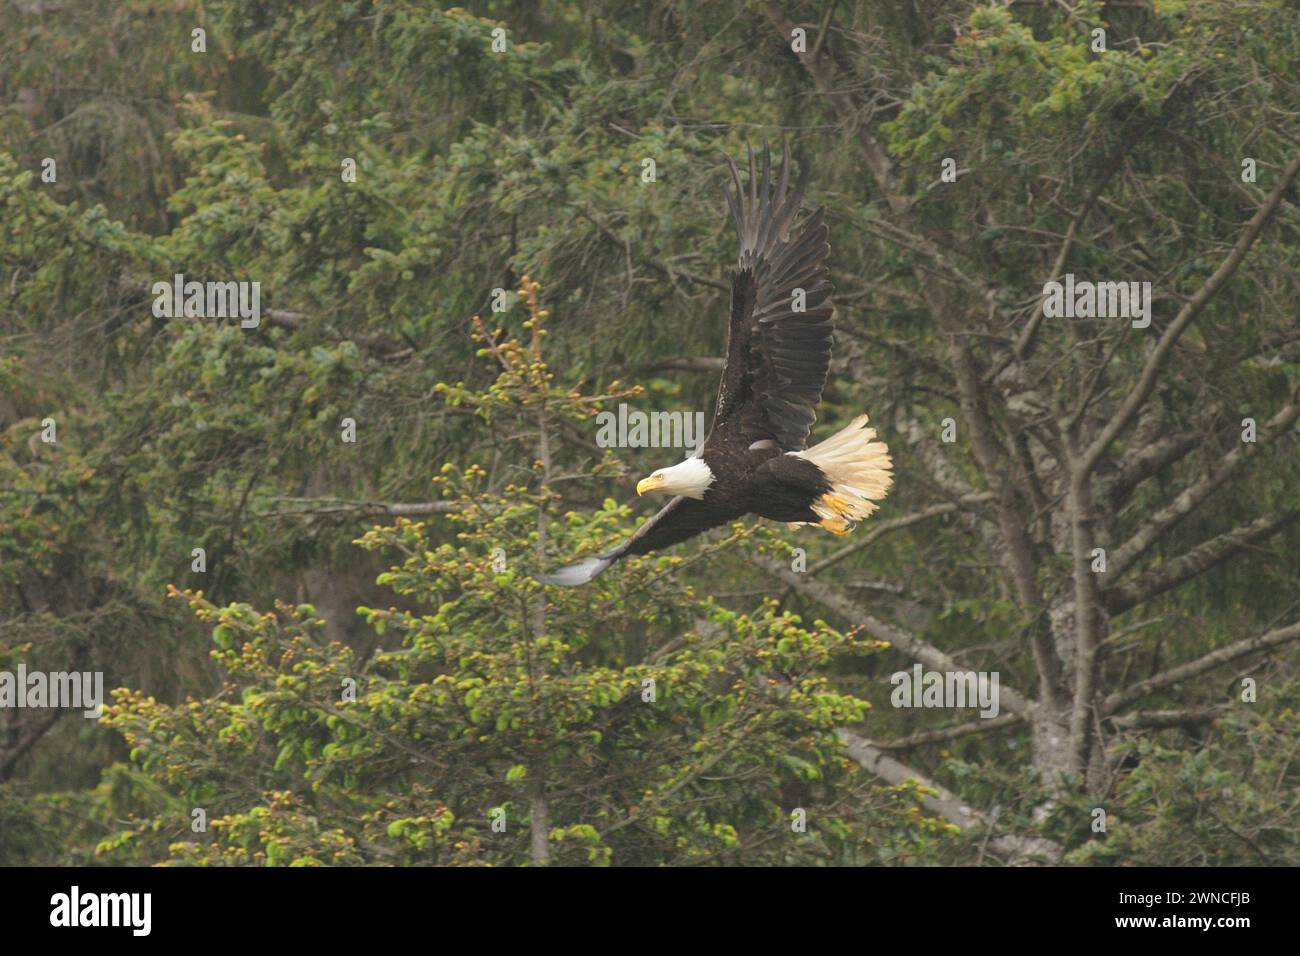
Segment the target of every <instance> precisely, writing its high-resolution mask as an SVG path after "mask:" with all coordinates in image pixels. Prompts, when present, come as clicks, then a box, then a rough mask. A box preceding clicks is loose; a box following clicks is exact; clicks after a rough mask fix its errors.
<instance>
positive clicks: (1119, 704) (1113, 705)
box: [1100, 623, 1300, 715]
mask: <svg viewBox="0 0 1300 956" xmlns="http://www.w3.org/2000/svg"><path fill="white" fill-rule="evenodd" d="M1294 640H1300V623H1297V624H1292V625H1290V626H1288V627H1282V628H1278V629H1277V630H1274V631H1269V632H1268V633H1267V634H1261V635H1259V636H1258V637H1248V638H1246V639H1244V640H1240V641H1235V642H1233V643H1232V644H1228V645H1226V646H1224V647H1220V648H1219V649H1218V650H1216V651H1211V652H1210V653H1209V654H1206V655H1204V656H1202V657H1198V658H1196V659H1195V660H1193V661H1188V662H1187V663H1185V664H1179V665H1178V666H1177V667H1171V668H1170V669H1169V670H1167V671H1162V672H1160V673H1159V674H1156V675H1154V676H1152V677H1148V678H1147V679H1146V680H1143V681H1138V682H1137V683H1136V684H1133V685H1132V686H1131V687H1127V688H1125V689H1124V690H1122V691H1118V692H1116V693H1114V694H1111V695H1110V696H1109V697H1107V698H1106V699H1105V700H1104V701H1103V702H1102V705H1101V708H1100V712H1101V713H1102V714H1103V715H1107V714H1113V713H1115V712H1116V711H1117V710H1120V709H1121V708H1123V707H1126V706H1128V705H1129V704H1131V703H1133V702H1134V701H1138V700H1141V699H1142V698H1143V697H1145V696H1147V695H1148V694H1150V693H1151V692H1152V691H1156V690H1160V689H1161V688H1162V687H1168V686H1170V685H1171V684H1177V683H1179V682H1181V681H1185V680H1190V679H1191V678H1193V677H1199V676H1200V675H1201V674H1204V673H1205V672H1206V671H1209V670H1213V669H1214V668H1216V667H1219V666H1221V665H1223V664H1228V663H1231V662H1232V661H1235V660H1237V659H1238V658H1241V657H1245V656H1246V655H1247V654H1255V653H1257V652H1259V651H1266V650H1269V649H1270V648H1274V647H1278V646H1280V645H1282V644H1286V643H1287V642H1288V641H1294Z"/></svg>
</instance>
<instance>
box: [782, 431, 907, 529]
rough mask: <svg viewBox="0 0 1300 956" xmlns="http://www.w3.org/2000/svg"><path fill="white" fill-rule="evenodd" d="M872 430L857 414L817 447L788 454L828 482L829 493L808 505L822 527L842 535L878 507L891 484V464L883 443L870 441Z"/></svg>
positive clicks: (873, 434)
mask: <svg viewBox="0 0 1300 956" xmlns="http://www.w3.org/2000/svg"><path fill="white" fill-rule="evenodd" d="M875 437H876V430H875V429H874V428H868V427H867V416H866V415H859V416H858V417H857V418H855V419H853V421H851V422H849V424H848V426H847V427H845V428H844V429H842V430H841V431H838V432H836V433H835V434H834V435H832V436H831V437H830V438H828V439H826V440H825V441H824V442H821V443H820V444H818V445H813V447H811V448H806V449H804V450H803V451H799V452H792V454H795V455H798V456H799V457H800V458H806V459H807V460H808V461H811V462H812V463H813V464H814V465H816V466H817V467H818V468H819V469H821V472H822V474H824V475H825V476H826V479H827V480H828V481H829V482H830V483H831V490H830V491H828V492H826V494H824V495H822V496H821V497H820V498H818V499H817V500H816V501H814V502H813V503H812V510H813V511H814V512H815V513H816V514H817V515H819V516H820V517H821V519H822V526H823V527H825V528H826V529H827V530H829V531H834V532H836V533H838V534H843V533H844V532H846V531H848V530H849V529H850V528H851V527H852V526H853V523H854V522H857V521H861V520H862V519H863V518H865V517H867V516H868V515H870V514H871V513H872V512H874V511H875V510H876V509H877V508H878V507H880V506H879V505H878V504H877V503H876V502H878V501H879V500H880V499H881V498H884V497H885V495H887V494H888V493H889V489H890V486H891V485H893V483H894V476H893V474H892V471H891V469H892V468H893V467H894V463H893V461H892V460H891V459H890V457H889V449H888V448H887V447H886V446H885V443H884V442H878V441H873V440H872V439H874V438H875Z"/></svg>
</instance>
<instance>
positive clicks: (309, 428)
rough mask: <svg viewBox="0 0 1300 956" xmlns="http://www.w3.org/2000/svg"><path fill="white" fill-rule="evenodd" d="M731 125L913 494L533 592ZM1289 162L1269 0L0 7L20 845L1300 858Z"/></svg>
mask: <svg viewBox="0 0 1300 956" xmlns="http://www.w3.org/2000/svg"><path fill="white" fill-rule="evenodd" d="M196 31H200V32H196ZM494 31H495V32H494ZM764 140H767V141H770V142H772V143H774V144H780V143H782V142H788V143H789V144H790V146H791V150H792V153H793V155H794V158H795V162H796V164H798V165H801V166H803V165H808V166H810V167H811V179H810V191H809V202H810V204H811V205H813V206H824V207H825V208H826V214H827V219H828V221H829V223H830V231H831V250H832V251H831V267H832V271H833V276H834V281H835V286H836V294H835V303H836V322H837V331H836V351H835V356H834V365H833V370H832V376H831V381H830V383H829V385H828V388H827V392H826V400H825V403H824V404H823V406H822V408H821V410H820V415H819V421H818V423H817V425H816V426H815V428H814V436H815V437H824V436H825V435H827V434H830V433H831V432H832V431H833V430H834V429H835V428H837V427H839V426H840V425H842V424H843V423H845V422H846V421H847V420H848V419H849V418H850V417H852V416H853V415H854V414H857V413H859V412H860V411H862V410H864V409H865V410H866V411H868V412H869V413H870V415H871V417H872V420H873V423H874V424H875V425H876V427H877V428H878V429H879V430H880V432H881V436H882V438H883V439H884V440H885V441H886V442H888V444H889V446H890V448H891V451H892V453H893V456H894V461H895V473H896V484H895V487H894V490H893V492H892V493H891V495H890V497H889V498H888V499H886V501H885V502H884V506H883V508H882V509H881V511H880V512H879V513H878V514H877V515H876V516H874V517H873V518H872V519H870V520H869V521H867V522H865V523H864V524H863V525H862V526H860V527H859V528H858V529H857V530H856V532H855V533H854V534H853V535H852V536H851V537H847V538H835V537H832V536H830V535H827V534H825V533H824V532H822V531H820V530H818V529H814V528H805V529H802V530H791V529H788V528H786V527H784V526H772V525H764V524H762V523H761V522H756V521H749V522H741V523H739V524H738V525H737V526H735V527H734V528H731V529H729V530H725V531H720V532H716V533H714V534H711V535H709V536H707V537H705V538H701V539H697V540H695V541H692V542H688V543H686V544H683V545H680V546H678V547H676V548H674V549H673V550H672V551H671V552H669V553H667V554H664V555H653V556H650V557H648V558H642V559H634V560H630V561H627V562H624V563H622V564H619V565H617V566H616V567H615V568H614V569H613V570H611V571H609V572H608V573H606V574H605V575H604V576H602V577H601V578H599V579H597V581H595V582H594V583H593V584H591V585H590V586H588V587H586V588H582V589H574V590H560V589H553V588H543V587H541V586H540V585H538V584H537V583H535V582H534V581H533V580H532V579H531V577H530V575H531V574H532V573H533V572H535V571H537V570H538V569H540V568H550V567H554V566H555V565H557V564H560V563H566V562H567V561H568V560H570V559H571V558H572V557H574V556H575V555H579V554H583V553H587V552H589V551H592V550H595V549H597V548H600V547H605V546H608V545H609V544H611V543H612V542H615V541H617V540H619V539H621V537H623V536H624V535H626V534H627V533H629V532H630V531H631V530H632V529H633V528H634V527H635V526H636V524H637V522H638V521H639V520H641V519H642V518H644V517H645V516H646V515H648V514H649V509H650V508H651V507H652V506H653V503H652V502H648V501H638V500H635V498H634V495H633V493H632V488H633V487H634V485H635V482H636V480H637V478H639V477H642V476H644V475H646V474H648V473H649V472H650V471H651V470H653V469H654V468H657V467H660V466H663V465H666V464H670V463H672V462H673V461H675V460H676V457H675V456H676V455H677V454H678V453H677V452H674V451H672V450H670V449H655V448H649V449H635V448H615V449H606V448H602V447H599V446H598V443H597V441H596V434H597V428H596V424H595V418H594V416H595V414H596V413H597V412H599V411H601V410H610V409H615V408H617V406H618V404H619V403H620V402H621V403H626V404H627V405H628V406H629V407H630V408H633V409H638V410H642V411H647V412H650V411H681V412H686V413H691V414H693V413H694V412H696V411H704V412H705V413H706V415H707V414H708V413H710V412H711V411H712V407H713V405H712V402H713V396H714V394H715V388H716V383H717V372H718V370H719V369H720V365H721V358H720V357H721V355H722V354H723V351H724V347H725V342H724V337H725V316H726V310H727V305H728V291H729V286H728V269H729V268H730V267H731V265H732V264H733V262H734V257H735V240H734V236H733V234H732V229H731V225H730V222H729V220H728V219H727V217H726V215H725V205H724V203H723V198H722V183H723V182H724V169H725V167H724V164H723V161H722V157H723V155H724V154H729V155H732V156H734V157H737V158H739V157H742V156H743V154H744V149H745V144H746V143H747V142H752V143H755V144H758V143H761V142H763V141H764ZM51 160H52V161H53V164H52V165H51V163H50V162H49V161H51ZM646 160H652V161H653V176H650V175H648V173H647V170H648V168H649V167H648V166H647V164H646V162H645V161H646ZM1298 173H1300V7H1298V6H1297V4H1296V3H1295V2H1293V0H1240V2H1226V0H1134V2H1122V3H1121V2H1110V3H1103V2H1100V0H1055V2H1031V0H1011V2H1005V3H980V4H976V3H968V2H962V0H955V2H939V0H906V2H893V0H889V2H886V0H851V2H850V0H841V2H825V3H809V2H800V0H767V2H727V3H715V2H673V0H652V2H648V3H638V4H628V3H618V2H605V0H584V2H581V3H577V2H568V0H560V2H554V3H543V4H534V3H527V2H485V3H475V4H470V5H469V7H468V8H455V7H453V8H445V9H440V8H438V7H437V5H434V4H430V3H427V2H424V3H421V2H406V0H369V2H367V0H347V2H343V0H324V2H318V3H307V4H293V3H271V4H266V3H252V2H244V0H212V2H208V3H202V4H200V3H197V2H165V0H164V2H143V0H126V2H111V3H110V2H79V3H47V2H42V0H22V2H20V0H7V2H4V3H0V671H14V670H16V669H17V667H18V666H19V665H20V664H21V665H25V666H26V667H27V668H29V669H32V670H44V671H58V670H71V669H76V670H79V671H102V672H103V673H104V675H105V681H106V686H107V687H109V688H116V689H117V690H116V691H114V693H113V695H112V698H111V700H110V701H109V703H108V706H106V708H105V712H104V715H103V716H102V718H100V719H98V720H94V719H85V718H83V717H82V716H81V715H80V713H79V712H74V711H68V710H49V709H46V710H29V709H23V710H19V709H12V708H11V709H3V710H0V863H5V864H41V863H46V864H48V863H55V864H123V863H126V864H152V863H159V862H167V863H171V864H174V865H180V864H209V865H211V864H235V865H268V864H269V865H275V864H278V865H289V864H296V865H310V864H335V863H347V864H357V863H365V864H444V865H445V864H452V865H461V864H463V865H484V864H487V865H513V864H527V863H534V864H541V863H547V862H550V863H562V864H580V865H587V864H613V865H716V864H870V863H889V864H975V865H1004V864H1019V863H1032V862H1047V863H1075V864H1079V863H1083V864H1106V865H1110V864H1126V865H1131V864H1157V863H1159V864H1228V863H1236V864H1292V865H1295V864H1300V720H1298V719H1297V709H1298V708H1300V656H1298V652H1297V645H1298V644H1300V623H1297V622H1298V621H1300V587H1298V586H1297V585H1298V584H1300V562H1297V560H1296V555H1297V554H1298V553H1300V524H1297V522H1296V521H1295V519H1296V517H1297V515H1300V482H1298V481H1297V477H1298V475H1300V468H1298V467H1297V427H1296V422H1297V419H1298V418H1300V391H1298V386H1300V306H1298V305H1297V303H1300V191H1298V190H1297V186H1296V179H1297V174H1298ZM176 273H183V274H184V275H185V276H186V278H187V279H197V280H199V281H207V280H213V281H257V282H259V283H260V288H261V308H262V320H261V323H260V325H259V326H258V327H256V328H242V327H241V325H240V323H239V322H238V321H237V320H228V319H208V318H203V319H199V318H183V317H182V318H165V317H158V316H156V315H155V313H154V310H153V296H152V294H151V292H150V289H151V286H152V284H153V283H155V282H157V281H160V280H161V281H170V280H171V278H172V276H173V275H174V274H176ZM1067 273H1069V274H1073V275H1075V276H1076V277H1077V278H1079V279H1091V280H1095V281H1124V282H1130V281H1131V282H1150V283H1151V288H1152V290H1153V298H1152V314H1151V322H1150V325H1149V326H1148V327H1145V328H1135V327H1134V324H1133V323H1131V322H1130V321H1129V320H1127V319H1125V318H1113V317H1100V318H1090V317H1075V318H1063V317H1057V316H1051V315H1047V314H1045V311H1044V306H1043V303H1044V297H1043V294H1042V290H1043V285H1044V283H1046V282H1048V281H1050V280H1053V279H1062V277H1064V276H1065V275H1066V274H1067ZM346 420H350V421H351V423H352V426H351V428H352V429H353V431H354V437H355V440H354V441H350V440H347V439H348V438H350V437H353V436H352V435H351V434H349V432H348V429H349V426H348V424H347V421H346ZM629 502H630V503H629ZM196 549H202V552H201V554H202V558H201V561H200V559H199V558H198V557H196V553H197V552H196ZM796 549H798V550H796ZM197 568H201V570H197ZM917 664H921V665H922V666H923V667H924V668H926V669H927V670H930V671H937V672H950V671H965V670H978V671H985V672H996V673H997V674H998V675H999V677H1000V689H1001V698H1000V711H999V714H998V715H997V716H996V717H993V718H990V719H981V718H980V717H979V716H978V714H977V713H976V712H975V711H973V710H969V709H967V710H954V709H951V708H947V709H945V708H938V709H916V708H900V707H895V706H892V703H891V694H892V691H893V689H894V686H893V684H892V683H891V681H890V676H891V675H892V674H894V673H896V672H898V671H908V672H910V671H911V669H912V668H913V667H914V665H917Z"/></svg>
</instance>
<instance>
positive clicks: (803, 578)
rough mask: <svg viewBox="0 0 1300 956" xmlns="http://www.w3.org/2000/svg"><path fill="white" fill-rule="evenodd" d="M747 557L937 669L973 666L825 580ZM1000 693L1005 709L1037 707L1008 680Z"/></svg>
mask: <svg viewBox="0 0 1300 956" xmlns="http://www.w3.org/2000/svg"><path fill="white" fill-rule="evenodd" d="M747 557H748V559H749V561H750V563H751V564H754V565H756V566H758V567H760V568H762V569H763V570H764V571H766V572H767V573H768V574H770V575H772V576H773V577H774V578H777V579H778V580H780V581H783V582H784V583H786V584H788V585H789V586H790V587H792V588H794V589H795V591H797V592H798V593H800V594H802V595H804V596H805V597H809V598H812V599H813V600H814V601H816V602H817V603H818V604H821V605H822V606H823V607H826V608H828V609H829V610H831V611H834V612H835V613H836V614H838V615H840V617H842V618H844V620H846V621H849V622H851V623H853V624H857V625H858V626H859V627H861V628H862V630H864V631H865V632H866V633H867V634H870V635H871V636H872V637H874V638H876V639H877V640H880V641H888V642H889V643H890V644H891V645H893V646H894V647H896V648H898V650H900V651H902V652H903V653H904V654H907V655H909V656H910V657H912V658H914V659H916V660H918V661H920V662H921V663H922V664H924V665H926V666H927V667H929V668H931V669H933V670H937V671H968V670H970V668H969V667H963V666H962V665H961V664H959V663H958V662H957V661H955V660H953V659H952V658H951V657H949V656H948V655H947V654H946V653H944V652H943V651H941V650H939V648H937V647H935V646H934V645H933V644H929V643H927V642H926V641H923V640H921V639H920V638H919V637H915V636H913V635H911V634H908V633H907V632H906V631H903V630H901V629H899V628H897V627H894V626H893V625H891V624H886V623H885V622H884V621H881V620H878V619H876V618H874V617H872V616H871V615H870V614H868V613H867V612H866V611H865V610H864V609H863V608H862V607H861V606H859V605H858V604H857V603H855V602H854V601H853V600H852V599H851V598H847V597H845V596H844V595H842V594H840V593H838V592H837V591H835V590H833V589H832V588H830V587H827V586H826V585H825V584H822V583H820V582H817V581H812V580H809V579H808V576H807V575H806V574H795V573H794V572H793V571H790V570H789V569H787V568H786V566H785V565H784V564H782V563H781V562H780V561H777V560H774V559H773V558H768V557H764V556H763V555H759V554H750V555H748V556H747ZM998 693H999V694H1000V695H1001V697H1000V703H1001V706H1002V709H1003V710H1009V711H1013V712H1016V713H1021V714H1026V713H1029V712H1030V711H1031V710H1032V709H1033V706H1034V702H1033V701H1032V700H1030V699H1029V698H1027V697H1025V696H1024V695H1023V694H1021V693H1020V692H1019V691H1016V690H1013V689H1012V688H1010V687H1007V686H1006V685H1005V684H999V685H998Z"/></svg>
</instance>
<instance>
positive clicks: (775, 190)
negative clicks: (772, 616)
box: [538, 145, 893, 585]
mask: <svg viewBox="0 0 1300 956" xmlns="http://www.w3.org/2000/svg"><path fill="white" fill-rule="evenodd" d="M727 165H728V166H729V167H730V169H731V179H732V184H733V185H734V187H735V195H734V196H733V195H732V193H731V192H730V191H729V190H724V194H725V196H726V199H727V205H728V206H729V207H730V209H731V218H732V221H733V222H734V223H735V227H736V235H737V237H738V239H739V241H740V258H739V263H738V268H737V270H736V272H735V273H734V274H733V275H732V280H731V320H730V322H729V324H728V326H727V358H726V362H725V363H724V365H723V370H722V381H721V383H720V385H719V387H718V404H717V408H716V410H715V411H714V414H713V426H712V428H711V429H710V431H709V435H708V437H707V438H706V439H705V441H704V445H703V446H702V447H701V448H700V450H699V451H698V452H697V453H696V454H695V455H693V456H692V457H689V458H687V459H686V460H685V461H683V462H681V463H680V464H676V465H673V466H671V467H668V468H660V469H659V470H658V471H655V472H653V473H652V474H651V475H650V476H649V477H648V478H645V479H644V480H642V481H641V482H640V483H639V484H638V485H637V486H636V490H637V494H639V495H643V494H645V493H646V492H649V491H656V492H663V493H665V494H669V495H672V496H673V498H672V500H671V501H669V502H668V503H667V504H666V505H665V506H664V507H663V508H662V509H661V510H660V511H659V512H658V514H656V515H655V516H654V517H653V518H650V519H649V520H648V521H646V522H645V523H644V524H642V525H641V527H640V528H638V529H637V530H636V532H635V533H634V534H633V535H632V536H631V537H630V538H628V539H627V540H626V541H624V542H623V543H622V544H620V545H619V546H618V547H617V548H615V549H613V550H612V551H607V552H605V553H604V554H599V555H595V556H593V557H590V558H587V559H586V560H584V561H580V562H578V563H577V564H573V565H570V566H568V567H566V568H561V569H559V570H558V571H554V572H552V573H550V574H546V575H541V576H539V577H538V580H539V581H541V582H542V583H544V584H560V585H577V584H586V583H587V582H588V581H590V580H591V579H592V578H594V577H595V576H596V575H598V574H600V573H601V572H602V571H604V570H605V569H606V568H608V567H609V566H610V565H611V564H613V563H614V562H615V561H617V560H619V559H620V558H622V557H625V556H627V555H630V554H646V553H647V552H650V551H655V550H658V549H659V548H665V547H668V546H669V545H672V544H676V543H677V542H679V541H685V540H686V539H687V538H691V537H694V536H695V535H697V534H700V533H701V532H703V531H706V530H708V529H709V528H714V527H717V526H718V525H723V524H727V523H728V522H731V521H734V520H735V519H736V518H739V517H741V516H742V515H746V514H756V515H760V516H761V517H764V518H771V519H773V520H775V521H784V522H788V523H792V524H817V525H820V526H821V527H823V528H825V529H826V530H827V531H830V532H832V533H834V534H847V533H848V532H849V531H851V530H852V529H853V526H854V525H855V524H856V523H857V522H858V521H860V520H862V519H863V518H865V517H867V516H868V515H870V514H871V513H872V512H873V511H875V510H876V508H877V507H878V505H877V504H876V502H878V501H880V499H882V498H884V497H885V494H886V493H887V492H888V491H889V487H890V485H891V483H892V482H893V476H892V474H891V472H890V469H891V468H892V462H891V461H890V457H889V449H888V448H886V447H885V445H884V443H883V442H878V441H874V440H873V439H875V437H876V432H875V430H874V429H871V428H868V427H867V416H866V415H859V416H857V417H856V418H854V419H853V420H852V421H851V422H849V424H848V426H847V427H846V428H844V429H843V430H842V431H840V432H838V433H837V434H835V435H832V436H831V437H830V438H828V439H826V440H825V441H823V442H821V443H820V444H817V445H814V446H812V447H811V448H809V447H807V445H808V432H809V429H810V428H811V426H812V423H813V422H814V421H815V420H816V418H817V415H816V413H815V412H814V411H813V409H814V408H815V407H816V405H817V403H818V402H820V401H821V396H822V388H823V387H824V386H825V384H826V374H827V372H828V370H829V368H830V360H831V331H832V320H831V312H832V308H833V307H832V305H831V283H830V277H829V270H828V269H827V266H826V259H827V256H828V255H829V254H830V245H829V244H828V243H827V241H826V235H827V229H826V221H825V216H824V212H825V210H824V209H818V210H817V212H815V213H814V214H813V215H811V216H809V217H807V219H806V221H804V222H803V223H802V224H796V217H797V216H798V215H799V212H800V210H801V207H802V202H803V191H804V186H805V185H806V182H807V172H808V171H807V169H806V168H805V169H804V171H803V173H802V174H801V175H800V177H799V181H798V183H797V184H796V185H795V186H794V188H793V189H791V188H790V180H789V174H790V151H789V147H788V146H787V147H786V148H785V149H784V150H783V156H782V163H781V169H780V173H779V175H778V176H777V178H776V182H775V183H773V182H772V176H771V162H770V156H769V152H768V148H767V146H766V145H764V147H763V167H762V173H761V176H760V175H759V174H758V172H757V170H756V169H755V162H754V151H753V149H752V148H751V149H750V150H749V184H748V190H746V189H744V188H743V187H742V186H741V181H740V172H739V170H737V168H736V164H735V163H734V162H733V161H732V160H731V157H727Z"/></svg>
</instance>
